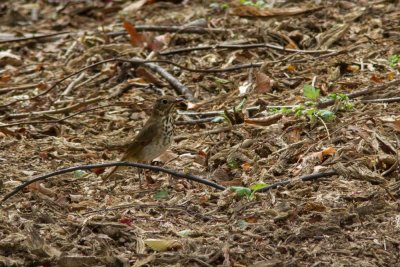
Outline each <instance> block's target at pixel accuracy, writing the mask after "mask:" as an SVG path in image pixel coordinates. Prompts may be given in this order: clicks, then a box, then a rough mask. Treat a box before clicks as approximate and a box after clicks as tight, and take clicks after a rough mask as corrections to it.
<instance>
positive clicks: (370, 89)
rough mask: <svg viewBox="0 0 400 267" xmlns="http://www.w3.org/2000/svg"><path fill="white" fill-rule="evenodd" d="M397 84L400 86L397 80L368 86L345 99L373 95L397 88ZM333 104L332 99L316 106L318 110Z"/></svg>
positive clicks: (399, 81)
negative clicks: (392, 87) (389, 88)
mask: <svg viewBox="0 0 400 267" xmlns="http://www.w3.org/2000/svg"><path fill="white" fill-rule="evenodd" d="M399 84H400V79H397V80H393V81H390V82H388V83H383V84H380V85H377V86H370V87H367V88H365V89H363V90H360V91H357V92H354V93H350V94H347V97H348V98H349V99H353V98H356V97H359V96H363V95H367V94H371V93H374V92H376V91H380V90H384V89H386V88H388V87H391V86H398V85H399ZM334 103H335V100H333V99H331V100H328V101H324V102H321V103H319V104H318V108H324V107H327V106H330V105H333V104H334Z"/></svg>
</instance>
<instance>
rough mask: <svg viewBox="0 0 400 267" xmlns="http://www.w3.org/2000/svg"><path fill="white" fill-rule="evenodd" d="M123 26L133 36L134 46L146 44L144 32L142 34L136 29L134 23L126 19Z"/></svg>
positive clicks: (132, 42)
mask: <svg viewBox="0 0 400 267" xmlns="http://www.w3.org/2000/svg"><path fill="white" fill-rule="evenodd" d="M123 27H124V28H125V30H126V31H127V32H128V34H129V36H130V37H131V44H132V45H133V46H141V47H143V46H144V41H145V38H144V36H143V34H140V33H138V32H137V31H136V28H135V26H134V25H132V24H131V23H130V22H129V21H126V20H125V21H124V23H123Z"/></svg>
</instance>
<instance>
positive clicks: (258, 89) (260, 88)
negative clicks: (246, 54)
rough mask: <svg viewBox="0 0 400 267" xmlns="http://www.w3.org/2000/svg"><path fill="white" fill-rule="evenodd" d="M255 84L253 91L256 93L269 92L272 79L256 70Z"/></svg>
mask: <svg viewBox="0 0 400 267" xmlns="http://www.w3.org/2000/svg"><path fill="white" fill-rule="evenodd" d="M255 76H256V86H255V87H254V90H253V92H254V93H256V94H265V93H269V92H271V88H272V85H273V81H272V80H271V79H270V78H269V77H268V76H267V75H266V74H264V73H262V72H256V73H255Z"/></svg>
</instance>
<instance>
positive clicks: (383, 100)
mask: <svg viewBox="0 0 400 267" xmlns="http://www.w3.org/2000/svg"><path fill="white" fill-rule="evenodd" d="M360 101H361V102H362V103H394V102H399V101H400V97H390V98H377V99H366V100H360Z"/></svg>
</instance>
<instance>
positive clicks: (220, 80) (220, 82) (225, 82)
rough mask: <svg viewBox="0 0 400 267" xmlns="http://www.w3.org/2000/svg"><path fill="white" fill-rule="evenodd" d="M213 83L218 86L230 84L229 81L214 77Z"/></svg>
mask: <svg viewBox="0 0 400 267" xmlns="http://www.w3.org/2000/svg"><path fill="white" fill-rule="evenodd" d="M215 82H216V83H219V84H227V83H230V82H231V81H229V80H225V79H221V78H217V77H215Z"/></svg>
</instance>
